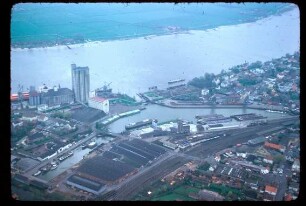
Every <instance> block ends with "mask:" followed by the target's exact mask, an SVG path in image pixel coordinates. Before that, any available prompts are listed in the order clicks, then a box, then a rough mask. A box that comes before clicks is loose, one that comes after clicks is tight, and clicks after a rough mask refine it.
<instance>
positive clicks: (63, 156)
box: [58, 151, 73, 161]
mask: <svg viewBox="0 0 306 206" xmlns="http://www.w3.org/2000/svg"><path fill="white" fill-rule="evenodd" d="M72 155H73V151H71V152H69V153H66V154H63V155H62V156H60V157H59V158H58V160H59V161H64V160H65V159H67V158H68V157H71V156H72Z"/></svg>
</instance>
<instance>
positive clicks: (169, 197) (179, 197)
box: [152, 193, 194, 201]
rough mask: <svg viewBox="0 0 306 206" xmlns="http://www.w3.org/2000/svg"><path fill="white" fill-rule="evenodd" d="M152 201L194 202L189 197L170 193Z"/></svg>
mask: <svg viewBox="0 0 306 206" xmlns="http://www.w3.org/2000/svg"><path fill="white" fill-rule="evenodd" d="M152 200H153V201H175V200H183V201H194V199H192V198H191V197H188V196H184V195H180V194H177V193H170V194H167V195H164V196H160V197H158V198H153V199H152Z"/></svg>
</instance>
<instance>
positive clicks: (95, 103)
mask: <svg viewBox="0 0 306 206" xmlns="http://www.w3.org/2000/svg"><path fill="white" fill-rule="evenodd" d="M88 106H89V107H92V108H95V109H99V110H102V111H103V112H105V113H106V114H108V113H109V101H108V99H104V98H101V97H91V98H89V99H88Z"/></svg>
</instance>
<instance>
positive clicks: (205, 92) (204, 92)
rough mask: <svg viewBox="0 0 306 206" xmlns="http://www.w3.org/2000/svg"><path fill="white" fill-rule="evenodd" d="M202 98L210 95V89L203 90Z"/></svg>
mask: <svg viewBox="0 0 306 206" xmlns="http://www.w3.org/2000/svg"><path fill="white" fill-rule="evenodd" d="M201 94H202V96H206V95H208V94H209V89H202V91H201Z"/></svg>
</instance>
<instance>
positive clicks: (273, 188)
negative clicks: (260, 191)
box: [265, 185, 277, 193]
mask: <svg viewBox="0 0 306 206" xmlns="http://www.w3.org/2000/svg"><path fill="white" fill-rule="evenodd" d="M265 191H266V192H273V193H276V192H277V188H276V187H273V186H270V185H266V188H265Z"/></svg>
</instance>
